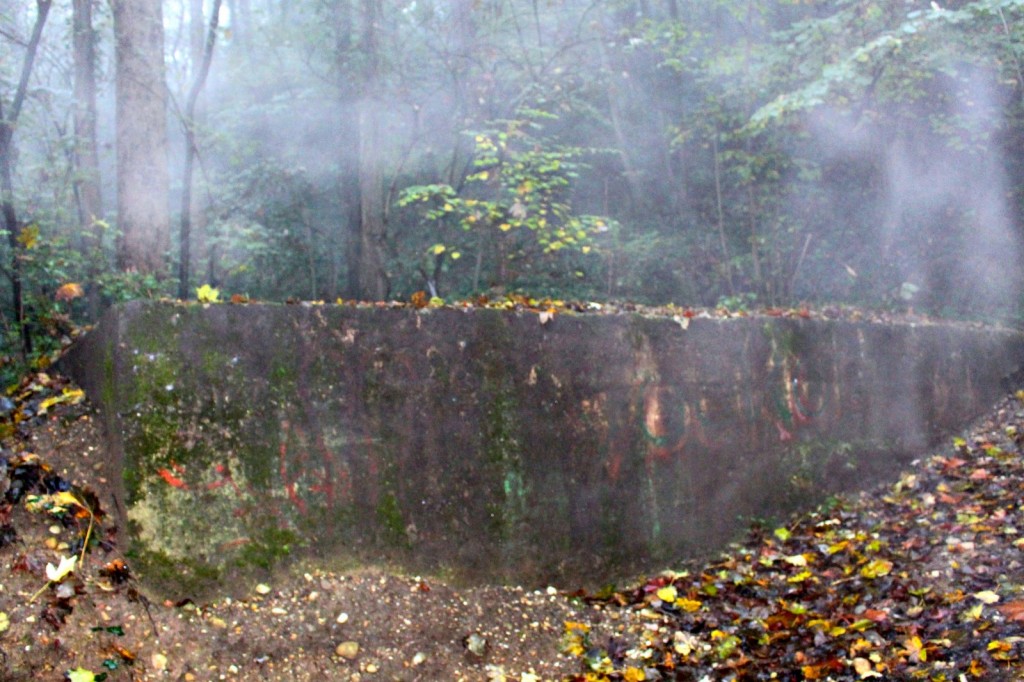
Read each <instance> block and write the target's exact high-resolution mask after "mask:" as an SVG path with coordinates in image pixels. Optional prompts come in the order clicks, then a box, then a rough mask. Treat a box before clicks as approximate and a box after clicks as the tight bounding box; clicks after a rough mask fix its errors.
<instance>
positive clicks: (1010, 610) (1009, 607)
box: [996, 599, 1024, 623]
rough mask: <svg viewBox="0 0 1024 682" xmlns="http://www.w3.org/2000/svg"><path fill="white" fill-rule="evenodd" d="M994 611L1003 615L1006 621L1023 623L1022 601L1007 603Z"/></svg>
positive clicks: (1023, 610) (1023, 603)
mask: <svg viewBox="0 0 1024 682" xmlns="http://www.w3.org/2000/svg"><path fill="white" fill-rule="evenodd" d="M996 611H999V613H1001V614H1003V616H1004V617H1005V618H1006V620H1008V621H1011V622H1017V623H1024V599H1017V600H1016V601H1008V602H1006V603H1005V604H1000V605H999V606H997V607H996Z"/></svg>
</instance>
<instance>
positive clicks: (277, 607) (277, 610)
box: [270, 606, 288, 616]
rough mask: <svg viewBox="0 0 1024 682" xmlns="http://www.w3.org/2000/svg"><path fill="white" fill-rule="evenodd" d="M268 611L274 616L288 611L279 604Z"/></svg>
mask: <svg viewBox="0 0 1024 682" xmlns="http://www.w3.org/2000/svg"><path fill="white" fill-rule="evenodd" d="M270 612H271V613H272V614H274V615H275V616H283V615H284V614H286V613H288V612H287V611H286V610H284V609H282V608H281V607H280V606H275V607H274V608H272V609H270Z"/></svg>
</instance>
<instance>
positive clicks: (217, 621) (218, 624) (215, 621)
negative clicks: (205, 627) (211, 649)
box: [210, 616, 228, 629]
mask: <svg viewBox="0 0 1024 682" xmlns="http://www.w3.org/2000/svg"><path fill="white" fill-rule="evenodd" d="M210 625H212V626H213V627H215V628H222V629H223V628H226V627H227V626H228V623H227V621H226V620H224V619H223V618H219V617H217V616H212V617H211V618H210Z"/></svg>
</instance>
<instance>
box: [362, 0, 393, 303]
mask: <svg viewBox="0 0 1024 682" xmlns="http://www.w3.org/2000/svg"><path fill="white" fill-rule="evenodd" d="M380 20H381V16H380V2H379V1H378V0H363V3H362V22H363V25H362V51H363V59H364V63H365V67H364V72H363V93H362V97H361V98H360V101H359V200H360V214H359V217H360V220H359V255H360V258H359V264H358V267H359V271H358V282H359V297H360V298H368V299H373V300H382V299H384V298H386V297H387V295H388V278H387V273H386V271H385V269H384V240H385V239H386V224H385V222H384V169H383V165H382V160H381V151H382V150H381V146H382V144H383V138H382V135H381V112H382V111H383V110H384V109H383V102H382V99H381V94H382V93H381V54H380V50H381V47H380V26H379V24H380Z"/></svg>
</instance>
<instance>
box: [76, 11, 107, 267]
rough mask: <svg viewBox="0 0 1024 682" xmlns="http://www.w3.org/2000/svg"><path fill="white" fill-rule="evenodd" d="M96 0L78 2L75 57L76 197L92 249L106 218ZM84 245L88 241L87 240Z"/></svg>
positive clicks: (79, 217)
mask: <svg viewBox="0 0 1024 682" xmlns="http://www.w3.org/2000/svg"><path fill="white" fill-rule="evenodd" d="M92 3H93V0H74V2H73V6H72V11H73V18H72V23H73V27H74V56H75V171H76V178H77V179H76V181H75V197H76V200H77V203H78V224H79V226H80V227H81V231H82V234H83V237H84V236H85V235H91V243H90V244H89V245H88V249H89V250H90V251H91V250H93V249H95V248H97V247H99V237H100V230H99V229H98V228H97V226H96V221H97V220H99V219H100V218H102V217H103V196H102V194H101V192H100V164H99V154H98V152H97V144H96V39H95V35H94V33H93V28H92ZM83 241H84V240H83Z"/></svg>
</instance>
